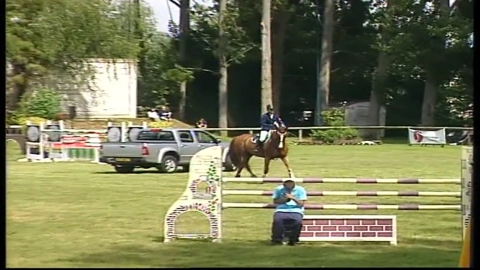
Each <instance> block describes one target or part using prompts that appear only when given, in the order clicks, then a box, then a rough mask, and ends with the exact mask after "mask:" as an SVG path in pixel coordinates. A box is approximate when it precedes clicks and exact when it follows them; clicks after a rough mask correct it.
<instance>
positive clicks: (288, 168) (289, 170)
mask: <svg viewBox="0 0 480 270" xmlns="http://www.w3.org/2000/svg"><path fill="white" fill-rule="evenodd" d="M281 159H282V162H283V165H285V168H287V171H288V177H290V178H295V175H294V174H293V170H292V168H290V165H289V164H288V158H287V157H283V158H281Z"/></svg>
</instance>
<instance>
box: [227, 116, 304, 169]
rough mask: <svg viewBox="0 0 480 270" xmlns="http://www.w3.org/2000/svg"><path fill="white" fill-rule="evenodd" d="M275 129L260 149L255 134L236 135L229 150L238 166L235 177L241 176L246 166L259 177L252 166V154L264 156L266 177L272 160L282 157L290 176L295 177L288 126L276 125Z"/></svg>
mask: <svg viewBox="0 0 480 270" xmlns="http://www.w3.org/2000/svg"><path fill="white" fill-rule="evenodd" d="M274 127H275V128H274V129H272V130H270V132H269V136H268V138H267V140H266V141H265V142H264V143H263V145H262V147H261V148H260V149H259V147H257V144H256V143H255V135H250V134H242V135H239V136H236V137H234V138H233V139H232V141H231V142H230V147H229V150H228V156H229V157H230V161H231V162H232V163H233V165H235V166H236V167H237V173H236V174H235V177H240V175H241V172H242V170H243V169H244V168H246V169H247V171H248V172H249V173H250V175H251V177H257V176H256V175H255V174H254V173H253V172H252V169H251V168H250V164H249V161H250V158H252V156H256V157H263V158H264V165H263V176H262V177H266V176H267V174H268V171H269V167H270V161H271V160H272V159H277V158H280V159H281V160H282V162H283V165H285V168H286V169H287V170H288V175H289V177H290V178H294V175H293V170H292V169H291V168H290V165H289V164H288V158H287V155H288V145H287V144H286V142H285V141H286V137H287V127H286V126H285V125H283V124H282V125H278V124H275V125H274Z"/></svg>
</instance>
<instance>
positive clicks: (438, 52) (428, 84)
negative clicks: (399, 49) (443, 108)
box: [421, 0, 450, 126]
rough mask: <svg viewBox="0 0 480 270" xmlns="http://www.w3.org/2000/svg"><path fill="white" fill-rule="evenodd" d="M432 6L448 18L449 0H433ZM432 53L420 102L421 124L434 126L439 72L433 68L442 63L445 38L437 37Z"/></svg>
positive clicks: (444, 17)
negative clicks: (433, 56)
mask: <svg viewBox="0 0 480 270" xmlns="http://www.w3.org/2000/svg"><path fill="white" fill-rule="evenodd" d="M433 4H434V8H435V9H436V10H437V12H438V14H439V15H440V16H441V17H443V19H445V20H448V17H449V16H450V1H449V0H435V1H434V3H433ZM430 53H431V54H432V55H435V58H434V59H430V58H429V59H428V60H427V61H428V62H427V63H426V65H425V89H424V92H423V102H422V117H421V125H422V126H434V125H435V109H436V108H435V107H436V106H437V97H438V91H439V90H440V89H439V87H440V82H439V80H438V78H439V77H440V75H439V74H436V72H435V71H434V69H435V68H436V67H437V66H439V65H442V64H443V63H442V60H443V57H444V54H445V38H444V37H442V38H439V39H437V41H436V42H434V43H433V47H432V48H431V52H430Z"/></svg>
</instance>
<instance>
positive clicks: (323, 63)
mask: <svg viewBox="0 0 480 270" xmlns="http://www.w3.org/2000/svg"><path fill="white" fill-rule="evenodd" d="M334 13H335V1H334V0H325V10H324V13H323V17H324V20H323V33H322V56H321V58H320V68H319V70H320V71H319V80H318V86H317V102H316V108H315V125H317V126H320V125H322V117H321V113H322V111H323V110H326V109H328V105H329V102H328V98H329V96H330V65H331V59H332V49H333V48H332V47H333V44H332V43H333V28H334V24H335V21H334Z"/></svg>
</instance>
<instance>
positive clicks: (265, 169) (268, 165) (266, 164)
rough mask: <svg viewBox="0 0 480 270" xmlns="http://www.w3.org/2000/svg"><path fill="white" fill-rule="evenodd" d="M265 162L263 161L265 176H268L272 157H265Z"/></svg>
mask: <svg viewBox="0 0 480 270" xmlns="http://www.w3.org/2000/svg"><path fill="white" fill-rule="evenodd" d="M263 161H264V163H263V176H262V177H263V178H265V177H267V174H268V171H269V168H270V158H267V157H265V159H264V160H263Z"/></svg>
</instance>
